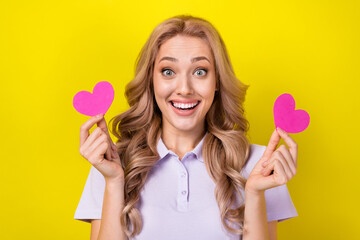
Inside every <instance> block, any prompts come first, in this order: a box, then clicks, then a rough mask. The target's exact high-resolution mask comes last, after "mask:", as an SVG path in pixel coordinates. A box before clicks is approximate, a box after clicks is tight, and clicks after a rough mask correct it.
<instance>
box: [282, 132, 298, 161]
mask: <svg viewBox="0 0 360 240" xmlns="http://www.w3.org/2000/svg"><path fill="white" fill-rule="evenodd" d="M277 132H278V133H279V134H280V136H281V137H282V138H283V139H284V141H285V143H286V144H287V145H288V146H289V151H290V154H291V156H292V159H293V161H294V163H295V166H297V154H298V146H297V143H296V142H295V141H294V139H292V138H291V137H290V135H289V134H288V133H287V132H285V131H284V130H282V129H281V128H279V127H277Z"/></svg>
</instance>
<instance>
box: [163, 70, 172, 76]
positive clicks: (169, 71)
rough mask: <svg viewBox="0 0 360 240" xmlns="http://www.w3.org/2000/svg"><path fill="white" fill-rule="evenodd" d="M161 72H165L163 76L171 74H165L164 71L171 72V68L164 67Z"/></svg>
mask: <svg viewBox="0 0 360 240" xmlns="http://www.w3.org/2000/svg"><path fill="white" fill-rule="evenodd" d="M161 72H162V73H163V74H164V73H165V74H164V75H165V76H171V75H167V74H166V72H167V73H169V72H173V71H172V70H171V69H169V68H164V69H162V70H161Z"/></svg>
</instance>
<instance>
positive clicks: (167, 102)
mask: <svg viewBox="0 0 360 240" xmlns="http://www.w3.org/2000/svg"><path fill="white" fill-rule="evenodd" d="M153 80H154V82H153V83H154V93H155V99H156V102H157V104H158V106H159V108H160V110H161V112H162V120H163V128H166V129H170V128H171V129H172V130H180V131H189V132H194V131H195V132H198V131H202V129H203V127H204V123H205V116H206V113H207V112H208V110H209V109H210V107H211V104H212V102H213V99H214V94H215V90H216V78H215V66H214V59H213V57H212V53H211V49H210V47H209V46H208V45H207V44H206V42H205V41H204V40H202V39H201V38H197V37H188V36H180V35H177V36H175V37H173V38H170V39H168V40H167V41H165V42H164V43H163V44H162V45H161V47H160V49H159V52H158V54H157V56H156V59H155V66H154V74H153Z"/></svg>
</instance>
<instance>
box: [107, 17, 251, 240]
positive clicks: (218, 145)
mask: <svg viewBox="0 0 360 240" xmlns="http://www.w3.org/2000/svg"><path fill="white" fill-rule="evenodd" d="M178 34H181V35H184V36H192V37H199V38H201V39H203V40H205V41H206V43H207V44H208V45H209V46H210V48H211V49H212V54H213V56H214V59H215V73H216V80H217V86H218V89H219V90H218V93H217V94H215V97H214V101H213V104H212V106H211V107H210V109H209V111H208V113H207V115H206V117H205V129H206V130H207V132H208V134H207V135H206V137H205V139H204V143H203V149H202V151H203V157H204V163H205V166H206V169H207V171H208V173H209V175H210V176H211V178H212V179H213V181H214V182H215V183H216V187H215V197H216V201H217V203H218V206H219V209H220V215H221V221H222V223H223V225H224V226H225V228H226V229H227V230H229V231H231V232H233V233H237V234H242V230H243V217H244V209H245V206H244V202H243V204H242V205H241V206H239V207H237V208H231V207H232V204H233V203H235V199H236V194H239V197H240V198H241V199H243V197H242V196H241V194H240V191H239V188H242V189H244V187H245V183H246V179H245V178H244V177H243V176H242V175H241V174H240V171H241V170H242V168H243V167H244V165H245V163H246V162H247V159H248V156H249V152H250V143H249V141H248V139H247V137H246V133H247V131H248V129H249V122H248V121H247V120H246V118H245V117H244V108H243V102H244V100H245V94H246V90H247V88H248V87H249V85H245V84H243V83H242V82H240V81H239V80H238V79H237V78H236V76H235V74H234V71H233V68H232V65H231V62H230V58H229V56H228V53H227V50H226V47H225V44H224V42H223V40H222V38H221V37H220V35H219V33H218V32H217V30H216V29H215V28H214V26H213V25H211V24H210V23H209V22H208V21H207V20H205V19H202V18H198V17H194V16H191V15H178V16H174V17H172V18H169V19H167V20H165V21H164V22H162V23H160V24H159V25H158V26H156V27H155V29H154V30H153V32H152V33H151V35H150V37H149V38H148V40H147V41H146V43H145V45H144V46H143V48H142V49H141V51H140V53H139V55H138V57H137V59H136V64H135V66H136V68H135V77H134V79H133V80H132V81H131V82H129V83H128V85H127V86H126V90H125V96H126V98H127V101H128V103H129V106H130V107H129V109H128V110H127V111H125V112H123V113H121V114H119V115H117V116H115V117H113V118H112V119H111V120H110V122H109V126H111V127H109V129H110V131H111V133H112V134H113V135H115V136H116V137H117V138H118V141H117V144H116V145H117V147H118V153H119V156H120V159H121V162H122V164H123V167H124V173H125V185H124V191H125V192H124V194H125V207H124V209H123V211H122V214H121V225H122V227H123V229H124V232H125V233H126V235H127V236H128V237H133V236H135V235H138V234H139V233H140V231H141V229H142V218H141V214H140V212H139V210H138V209H136V207H135V204H136V203H137V202H138V201H139V198H140V191H141V189H142V188H143V186H144V184H145V181H146V178H147V176H148V174H149V171H150V170H151V168H152V167H153V165H154V164H155V163H156V161H157V160H158V159H159V155H158V152H157V149H156V146H157V142H158V140H159V137H160V136H161V130H162V128H161V127H162V115H161V111H160V109H159V107H158V106H157V103H156V101H155V96H154V90H153V79H152V77H153V71H154V62H155V58H156V55H157V53H158V51H159V48H160V46H161V44H163V43H164V42H165V41H166V40H168V39H169V38H172V37H174V36H176V35H178ZM111 122H112V123H111ZM243 200H244V199H243ZM228 221H230V222H232V223H233V224H238V225H239V227H232V226H230V224H229V223H228ZM131 225H132V228H133V229H132V231H131Z"/></svg>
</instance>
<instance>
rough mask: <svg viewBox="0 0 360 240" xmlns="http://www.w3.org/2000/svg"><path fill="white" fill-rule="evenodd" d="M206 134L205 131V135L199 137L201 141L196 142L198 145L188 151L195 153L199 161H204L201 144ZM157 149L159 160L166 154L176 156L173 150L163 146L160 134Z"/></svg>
mask: <svg viewBox="0 0 360 240" xmlns="http://www.w3.org/2000/svg"><path fill="white" fill-rule="evenodd" d="M206 135H207V132H206V133H205V135H204V137H203V138H202V139H201V141H200V142H199V143H198V145H196V147H195V148H194V149H193V150H192V151H190V152H192V153H194V154H195V155H196V157H197V159H198V160H199V161H200V162H204V159H203V155H202V146H203V143H204V139H205V137H206ZM157 151H158V153H159V156H160V159H159V160H161V159H163V158H164V157H165V156H166V155H168V154H172V155H174V156H177V155H176V154H175V153H174V152H173V151H171V150H169V149H167V147H166V146H165V144H164V142H163V141H162V139H161V136H160V138H159V141H158V144H157Z"/></svg>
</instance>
